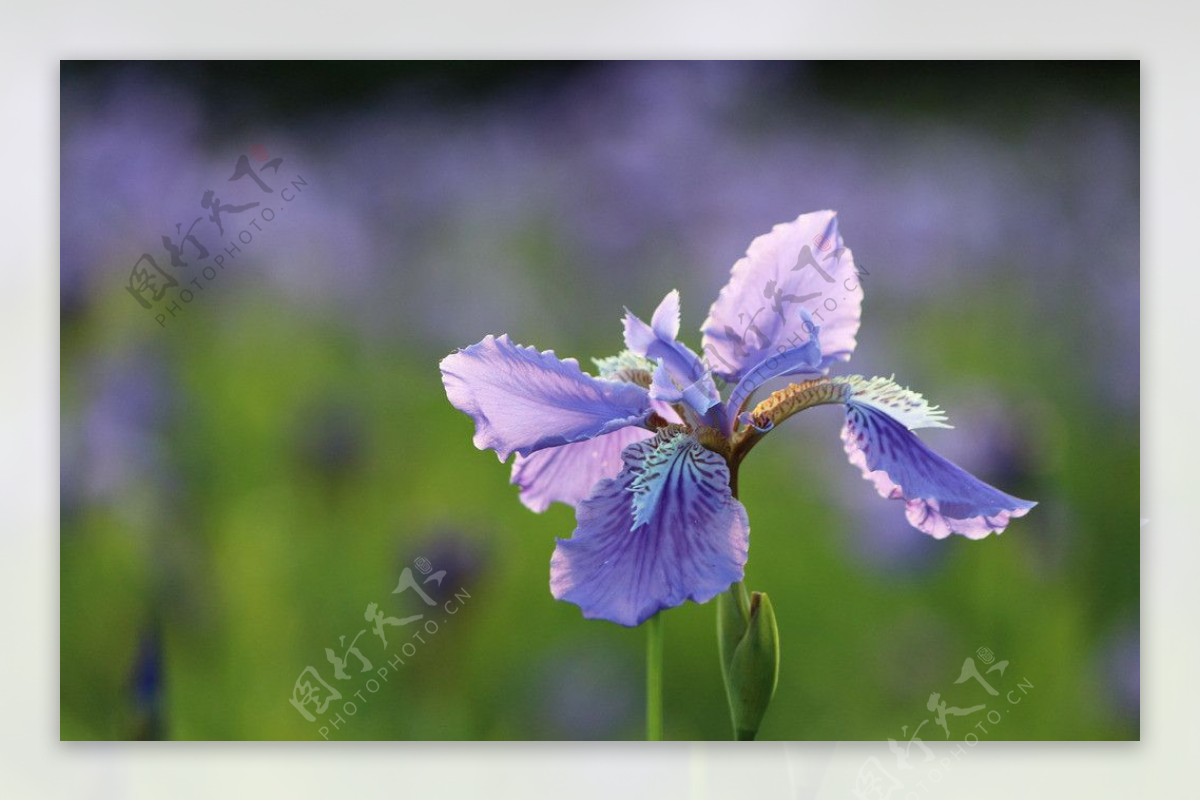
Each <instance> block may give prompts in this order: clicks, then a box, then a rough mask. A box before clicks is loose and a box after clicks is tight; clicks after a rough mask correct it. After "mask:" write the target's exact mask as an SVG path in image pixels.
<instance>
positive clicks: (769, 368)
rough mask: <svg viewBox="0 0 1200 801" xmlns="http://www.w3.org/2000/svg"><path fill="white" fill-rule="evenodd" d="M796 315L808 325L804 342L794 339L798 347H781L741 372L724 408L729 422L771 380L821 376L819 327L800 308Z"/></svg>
mask: <svg viewBox="0 0 1200 801" xmlns="http://www.w3.org/2000/svg"><path fill="white" fill-rule="evenodd" d="M800 316H801V318H802V320H803V321H804V322H806V323H807V324H808V329H807V333H806V334H805V336H806V337H807V339H801V338H797V341H799V342H800V344H799V345H793V346H792V347H788V348H784V349H783V350H782V351H781V352H779V353H772V354H771V355H770V356H767V358H765V359H763V360H762V361H761V362H759V363H758V364H757V365H755V366H754V368H752V369H750V370H746V371H745V374H744V375H743V376H742V380H741V381H739V382H738V383H737V386H735V387H734V388H733V392H731V393H730V394H729V403H728V404H727V405H728V407H729V419H730V422H731V423H732V420H733V418H734V416H735V415H737V413H738V412H739V411H740V410H741V408H742V405H743V404H744V403H745V402H746V399H747V398H749V397H750V395H751V393H753V392H754V391H755V390H757V389H758V388H759V387H761V386H762V385H763V384H765V383H766V382H768V381H770V380H771V379H773V378H780V377H782V376H787V375H800V374H804V373H808V374H811V375H813V376H816V375H819V374H820V373H821V360H822V355H821V337H820V333H821V329H820V326H818V325H815V324H814V323H813V321H812V317H811V315H809V313H808V312H807V311H806V310H804V309H801V310H800Z"/></svg>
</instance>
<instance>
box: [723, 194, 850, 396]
mask: <svg viewBox="0 0 1200 801" xmlns="http://www.w3.org/2000/svg"><path fill="white" fill-rule="evenodd" d="M862 297H863V291H862V285H861V283H860V282H859V280H858V273H857V270H856V269H855V266H854V255H853V254H852V253H851V252H850V249H849V248H847V247H845V246H844V245H843V243H842V237H841V235H840V234H839V233H838V227H837V213H836V212H833V211H817V212H812V213H810V214H801V215H800V216H799V217H797V218H796V219H795V220H794V221H792V222H790V223H783V224H780V225H776V226H775V227H774V228H773V229H772V230H771V232H770V233H768V234H764V235H763V236H760V237H758V238H757V239H755V240H754V241H753V242H751V243H750V247H749V248H748V249H747V250H746V255H745V257H743V258H742V259H740V260H739V261H738V262H737V263H736V264H735V265H733V270H732V271H731V274H730V278H729V283H728V284H726V285H725V287H724V288H723V289H722V290H721V293H720V295H718V296H717V300H716V302H715V303H713V305H712V308H711V309H710V310H709V313H708V319H707V320H705V321H704V326H703V328H702V329H701V330H702V331H703V332H704V340H703V353H704V358H705V360H706V361H707V363H708V364H709V365H710V366H711V367H712V369H713V372H715V373H716V374H717V375H719V376H721V377H722V378H724V379H725V380H726V381H729V382H730V383H736V382H737V381H738V380H740V379H741V378H742V377H743V376H744V375H746V373H747V371H748V370H751V369H753V368H754V367H755V366H756V365H758V364H759V363H761V362H762V361H763V360H764V359H766V358H767V357H769V356H770V355H772V354H774V353H778V352H779V348H780V347H783V348H784V349H787V348H789V347H792V346H793V345H794V344H795V342H796V341H798V340H802V339H804V338H805V337H806V334H805V330H804V322H803V320H802V319H801V318H800V316H799V315H798V314H797V313H796V312H797V311H798V310H799V309H801V308H803V309H806V310H808V311H809V312H810V313H811V314H812V316H813V319H814V320H815V321H816V322H817V324H818V325H820V326H821V355H822V359H821V361H822V367H828V366H829V364H830V363H832V362H833V361H834V360H842V361H845V360H846V359H849V358H850V354H851V353H853V352H854V346H855V337H856V336H857V334H858V324H859V317H860V314H861V311H862Z"/></svg>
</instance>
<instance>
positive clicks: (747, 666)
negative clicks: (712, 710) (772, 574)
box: [717, 584, 779, 740]
mask: <svg viewBox="0 0 1200 801" xmlns="http://www.w3.org/2000/svg"><path fill="white" fill-rule="evenodd" d="M717 640H718V642H719V645H720V650H721V672H722V675H723V676H724V677H725V694H726V696H727V697H728V699H729V712H730V715H731V717H732V718H733V732H734V736H735V737H736V738H737V739H739V740H753V739H754V736H755V735H756V734H757V733H758V727H759V725H761V723H762V719H763V715H765V714H766V712H767V706H768V705H769V704H770V703H771V697H772V696H773V695H774V694H775V684H776V683H777V681H778V680H779V628H778V626H777V625H776V623H775V609H774V607H772V606H771V599H770V598H768V597H767V594H766V593H762V592H755V593H751V594H750V597H749V598H748V599H747V598H746V594H745V590H743V589H742V587H741V585H740V584H739V585H735V586H734V587H732V588H731V589H730V591H729V592H726V593H722V594H721V596H720V598H719V600H718V601H717Z"/></svg>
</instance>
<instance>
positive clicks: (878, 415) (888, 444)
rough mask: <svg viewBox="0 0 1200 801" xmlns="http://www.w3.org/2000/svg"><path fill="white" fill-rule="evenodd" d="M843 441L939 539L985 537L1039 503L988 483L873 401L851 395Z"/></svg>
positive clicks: (883, 491)
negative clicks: (938, 451)
mask: <svg viewBox="0 0 1200 801" xmlns="http://www.w3.org/2000/svg"><path fill="white" fill-rule="evenodd" d="M842 443H843V445H844V447H845V449H846V454H847V455H848V456H849V457H850V463H851V464H853V465H854V466H855V467H857V468H858V469H859V470H861V471H862V473H863V477H864V478H866V479H868V480H869V481H871V482H872V483H873V484H874V485H875V489H876V491H878V492H879V494H880V495H882V496H883V497H885V498H891V499H897V500H904V501H905V502H906V510H905V513H906V515H907V517H908V522H909V523H911V524H912V525H913V526H915V527H916V528H917V529H919V530H921V531H923V532H925V533H926V534H929V535H931V536H933V537H935V538H937V539H944V538H946V537H948V536H950V534H952V533H954V534H963V535H965V536H967V537H970V538H971V539H982V538H983V537H986V536H987V535H988V534H991V533H992V532H996V533H999V532H1001V531H1003V530H1004V528H1005V527H1006V526H1007V525H1008V521H1009V519H1010V518H1013V517H1021V516H1022V515H1024V514H1025V513H1026V512H1028V511H1029V510H1030V509H1032V508H1033V507H1034V506H1036V505H1037V504H1036V503H1034V502H1033V501H1024V500H1021V499H1020V498H1014V497H1013V496H1011V495H1008V494H1006V493H1003V492H1001V491H1000V490H998V489H996V488H995V487H993V486H991V485H989V484H985V483H983V482H982V481H980V480H979V479H977V478H975V477H974V476H972V475H971V474H970V473H968V472H967V471H965V470H963V469H962V468H961V467H959V466H957V465H955V464H954V463H952V462H950V461H948V460H946V459H944V458H942V457H941V456H938V455H937V454H936V453H934V452H933V451H931V450H930V449H929V448H928V447H927V446H926V445H925V444H924V443H923V442H921V440H919V439H918V438H917V436H916V435H915V434H913V433H912V432H911V431H909V430H908V428H906V427H905V426H904V424H903V423H900V422H899V421H897V420H896V419H894V418H893V417H891V416H889V415H888V414H887V413H885V412H884V411H882V410H881V409H879V408H876V407H874V406H868V405H866V404H863V403H857V402H854V401H850V402H849V403H848V404H847V405H846V424H845V425H844V426H843V427H842Z"/></svg>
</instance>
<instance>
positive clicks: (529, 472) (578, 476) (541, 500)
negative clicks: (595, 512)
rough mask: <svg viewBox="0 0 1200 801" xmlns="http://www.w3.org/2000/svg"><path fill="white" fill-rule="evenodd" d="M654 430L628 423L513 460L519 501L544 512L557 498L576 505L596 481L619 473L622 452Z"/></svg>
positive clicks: (514, 482)
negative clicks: (605, 432)
mask: <svg viewBox="0 0 1200 801" xmlns="http://www.w3.org/2000/svg"><path fill="white" fill-rule="evenodd" d="M653 436H654V434H653V432H650V431H647V430H646V429H644V428H638V427H636V426H630V427H628V428H622V429H621V430H620V431H614V432H612V433H611V434H603V435H601V436H599V437H595V438H593V439H589V440H584V441H583V442H572V443H571V444H570V445H560V446H558V447H557V448H545V449H543V450H540V451H538V452H537V453H531V454H529V455H528V456H520V455H518V456H517V458H515V459H514V460H513V468H512V483H513V484H516V485H517V486H519V487H520V488H521V503H523V504H525V505H526V506H527V507H529V508H530V509H532V510H533V511H535V512H544V511H546V509H547V508H548V507H549V506H550V504H551V503H553V502H555V501H559V502H561V503H565V504H567V505H568V506H575V505H576V504H578V503H579V502H580V501H582V500H583V499H584V498H586V497H588V496H589V495H591V494H592V490H593V489H594V488H595V486H596V484H598V483H600V482H601V481H603V480H604V479H606V478H613V477H615V476H616V475H617V474H618V473H620V472H621V467H622V465H623V464H624V462H622V461H621V451H623V450H625V447H626V446H627V445H631V444H633V443H634V442H639V441H641V440H643V439H649V438H650V437H653Z"/></svg>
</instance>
